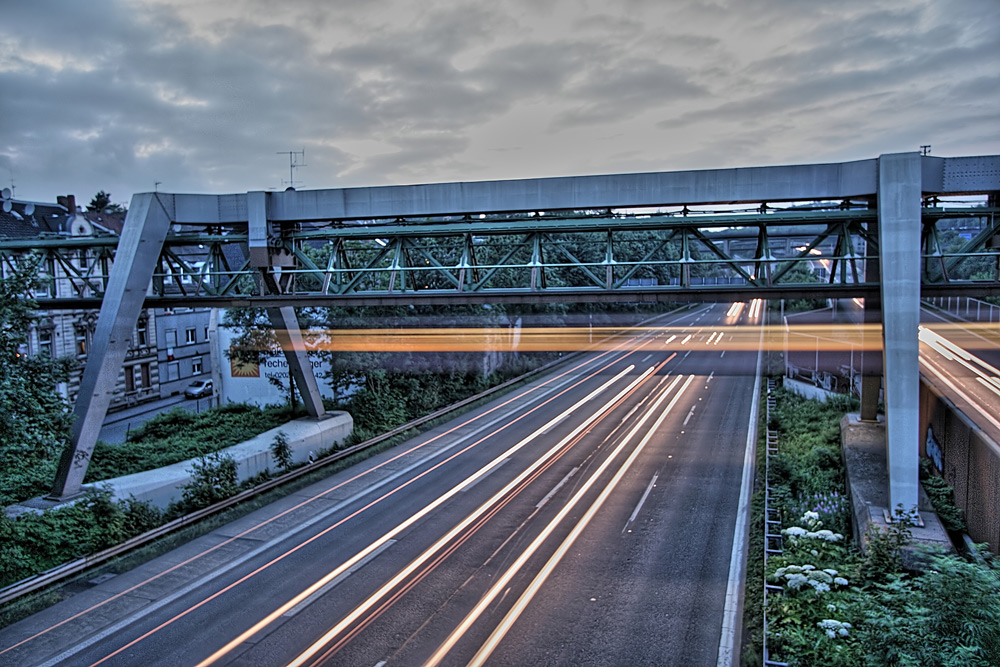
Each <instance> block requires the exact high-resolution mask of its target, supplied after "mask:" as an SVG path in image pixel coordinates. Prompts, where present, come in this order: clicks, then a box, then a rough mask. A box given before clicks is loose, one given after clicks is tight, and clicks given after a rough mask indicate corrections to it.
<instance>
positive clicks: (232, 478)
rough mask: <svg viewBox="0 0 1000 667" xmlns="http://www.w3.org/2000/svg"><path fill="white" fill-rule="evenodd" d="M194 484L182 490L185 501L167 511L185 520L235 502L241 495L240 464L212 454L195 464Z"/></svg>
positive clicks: (182, 498) (188, 484)
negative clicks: (214, 506) (230, 500)
mask: <svg viewBox="0 0 1000 667" xmlns="http://www.w3.org/2000/svg"><path fill="white" fill-rule="evenodd" d="M190 473H191V481H189V482H188V483H187V484H185V485H184V486H183V487H181V499H180V500H179V501H177V502H176V503H172V504H171V505H170V507H169V508H168V510H167V514H168V515H170V516H182V515H184V514H189V513H191V512H194V511H196V510H200V509H202V508H203V507H208V506H209V505H212V504H214V503H217V502H220V501H222V500H225V499H226V498H231V497H232V496H235V495H236V494H237V493H239V491H240V485H239V482H238V481H237V475H236V461H235V459H233V457H232V456H229V455H228V454H219V453H218V452H216V453H214V454H209V455H207V456H203V457H201V458H200V459H198V460H197V461H194V462H193V463H192V464H191V469H190Z"/></svg>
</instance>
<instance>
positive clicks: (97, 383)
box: [49, 193, 171, 500]
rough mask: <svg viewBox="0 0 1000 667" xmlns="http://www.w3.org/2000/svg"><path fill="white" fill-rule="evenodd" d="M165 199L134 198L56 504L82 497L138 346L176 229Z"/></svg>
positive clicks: (78, 402) (54, 493)
mask: <svg viewBox="0 0 1000 667" xmlns="http://www.w3.org/2000/svg"><path fill="white" fill-rule="evenodd" d="M161 196H164V195H157V194H155V193H151V194H150V193H147V194H139V195H135V196H134V197H133V198H132V203H131V206H130V207H129V211H128V216H126V218H125V227H124V229H123V230H122V235H121V239H120V240H119V242H118V250H117V251H116V252H115V263H114V265H113V266H112V267H111V272H110V275H109V276H108V289H107V292H106V293H105V294H104V300H103V301H102V302H101V312H100V315H99V316H98V318H97V328H96V330H95V331H94V337H93V344H92V345H91V348H90V349H89V350H87V364H86V366H85V367H84V369H83V377H82V378H81V380H80V393H79V394H78V395H77V398H76V403H75V404H74V405H73V418H74V419H73V430H72V432H71V435H70V444H69V446H68V447H67V448H66V450H65V451H64V452H63V455H62V458H61V459H60V461H59V468H58V469H57V470H56V479H55V483H54V485H53V486H52V493H51V494H50V496H49V498H51V499H53V500H65V499H68V498H72V497H74V496H76V495H79V494H80V491H81V487H82V485H83V477H84V475H85V474H86V473H87V467H88V466H89V464H90V457H91V455H92V454H93V452H94V445H95V444H97V438H98V436H99V435H100V432H101V426H102V425H103V424H104V417H105V416H106V415H107V413H108V406H109V405H110V404H111V398H112V396H113V395H114V392H115V385H116V383H117V381H118V374H119V373H120V372H121V369H122V363H123V362H124V361H125V354H126V352H128V348H129V345H130V344H131V342H132V330H133V329H134V328H135V323H136V320H137V319H138V317H139V311H140V310H142V304H143V302H144V301H145V299H146V290H147V289H149V283H150V280H151V279H152V277H153V271H154V270H155V268H156V262H157V259H158V258H159V256H160V251H161V250H162V249H163V241H164V239H165V238H166V236H167V231H168V230H169V228H170V222H171V220H170V215H169V214H168V213H167V211H166V210H165V208H164V207H163V204H162V203H161V201H160V197H161ZM165 197H169V195H165Z"/></svg>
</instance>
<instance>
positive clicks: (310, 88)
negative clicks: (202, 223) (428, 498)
mask: <svg viewBox="0 0 1000 667" xmlns="http://www.w3.org/2000/svg"><path fill="white" fill-rule="evenodd" d="M0 91H2V92H0V183H2V184H3V185H4V186H9V185H10V181H11V180H12V179H13V181H14V184H15V186H16V190H15V195H16V197H17V198H18V199H28V200H35V201H54V200H55V197H56V196H57V195H59V194H68V193H73V194H76V195H77V199H78V200H82V203H86V202H87V201H89V199H90V197H91V196H93V194H94V193H95V192H97V191H98V190H101V189H103V190H107V191H109V192H110V193H111V195H112V200H113V201H116V202H128V200H130V199H131V196H132V194H133V193H135V192H147V191H151V190H153V189H154V184H155V183H156V182H157V181H160V185H159V189H160V190H161V191H166V192H205V193H222V192H245V191H248V190H267V189H283V188H284V187H285V186H287V185H288V179H289V170H288V162H289V156H288V155H287V154H280V153H281V152H283V151H300V150H305V158H304V160H302V159H301V158H298V156H296V157H297V159H299V161H301V162H304V163H305V165H306V166H304V167H301V168H299V169H297V170H296V171H295V181H296V183H295V185H296V187H298V188H307V189H311V188H329V187H347V186H358V185H383V184H401V183H427V182H441V181H464V180H487V179H507V178H529V177H540V176H564V175H575V174H596V173H617V172H635V171H661V170H663V171H667V170H678V169H702V168H714V167H732V166H751V165H765V164H798V163H809V162H833V161H842V160H852V159H863V158H870V157H875V156H877V155H879V154H880V153H888V152H897V151H911V150H918V148H919V146H920V145H921V144H931V145H932V146H933V150H932V152H933V153H934V154H936V155H945V156H948V155H982V154H996V153H1000V2H998V1H997V0H837V1H836V2H832V1H826V2H823V1H820V0H715V1H712V0H593V1H591V0H489V1H488V2H487V1H485V0H466V1H461V0H444V1H438V0H367V1H366V2H357V1H355V2H348V1H346V0H326V1H324V0H284V1H282V2H275V1H274V0H225V1H221V0H87V1H86V2H80V1H78V0H64V1H57V0H31V1H28V0H5V1H4V2H2V3H0Z"/></svg>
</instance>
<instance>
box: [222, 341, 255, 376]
mask: <svg viewBox="0 0 1000 667" xmlns="http://www.w3.org/2000/svg"><path fill="white" fill-rule="evenodd" d="M229 373H230V375H232V377H234V378H259V377H260V364H258V363H256V362H254V361H242V360H241V359H239V357H238V356H237V354H236V349H234V348H230V350H229Z"/></svg>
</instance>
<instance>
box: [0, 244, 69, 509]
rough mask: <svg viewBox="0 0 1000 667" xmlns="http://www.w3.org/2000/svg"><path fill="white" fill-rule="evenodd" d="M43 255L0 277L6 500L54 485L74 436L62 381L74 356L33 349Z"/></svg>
mask: <svg viewBox="0 0 1000 667" xmlns="http://www.w3.org/2000/svg"><path fill="white" fill-rule="evenodd" d="M40 264H41V258H40V257H39V256H37V255H28V256H25V257H22V258H20V260H19V261H18V262H17V264H16V266H15V268H14V270H13V271H12V272H10V273H8V274H7V275H6V276H3V277H0V470H2V471H3V483H2V484H0V503H3V504H10V503H14V502H19V501H21V500H25V499H27V498H30V497H31V496H33V495H38V494H39V493H43V492H45V491H46V490H48V487H49V486H50V485H51V483H52V477H53V474H54V471H55V461H56V459H58V455H59V452H60V451H62V449H63V448H64V447H65V444H66V442H67V440H68V437H69V426H70V420H71V415H70V411H69V406H68V405H67V404H66V402H65V400H64V399H63V398H62V396H60V395H59V393H58V392H57V391H56V385H57V384H58V383H59V382H64V381H66V379H67V378H68V376H69V371H70V370H71V368H72V366H73V364H74V363H75V362H74V361H72V360H69V359H52V358H51V357H43V356H42V355H28V353H27V352H28V349H27V344H28V330H29V326H30V324H31V322H32V320H33V319H34V317H35V313H34V310H35V308H37V303H36V302H35V300H34V299H33V298H32V297H31V290H32V289H35V288H37V287H38V285H39V283H40V278H39V266H40Z"/></svg>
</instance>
